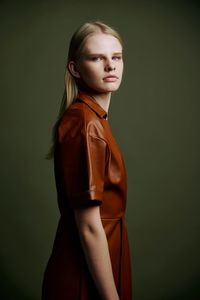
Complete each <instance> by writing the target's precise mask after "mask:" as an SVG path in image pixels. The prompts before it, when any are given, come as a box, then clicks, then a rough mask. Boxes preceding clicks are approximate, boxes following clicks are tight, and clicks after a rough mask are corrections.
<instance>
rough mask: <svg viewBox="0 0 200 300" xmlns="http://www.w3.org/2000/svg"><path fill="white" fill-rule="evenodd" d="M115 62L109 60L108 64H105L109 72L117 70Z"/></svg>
mask: <svg viewBox="0 0 200 300" xmlns="http://www.w3.org/2000/svg"><path fill="white" fill-rule="evenodd" d="M115 69H116V67H115V64H114V62H113V61H112V60H107V61H106V64H105V71H107V72H109V71H113V70H115Z"/></svg>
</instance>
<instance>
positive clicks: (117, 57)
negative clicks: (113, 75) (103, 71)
mask: <svg viewBox="0 0 200 300" xmlns="http://www.w3.org/2000/svg"><path fill="white" fill-rule="evenodd" d="M112 59H113V60H120V59H122V56H120V55H115V56H113V57H112Z"/></svg>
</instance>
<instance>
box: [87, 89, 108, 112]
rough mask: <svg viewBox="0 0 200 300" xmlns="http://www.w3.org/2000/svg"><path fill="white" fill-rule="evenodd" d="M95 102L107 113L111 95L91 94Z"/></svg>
mask: <svg viewBox="0 0 200 300" xmlns="http://www.w3.org/2000/svg"><path fill="white" fill-rule="evenodd" d="M91 96H92V97H93V98H94V99H95V101H96V102H97V103H98V104H99V105H100V106H101V107H102V108H103V109H104V110H105V111H106V112H107V114H108V110H109V106H110V99H111V93H106V94H91Z"/></svg>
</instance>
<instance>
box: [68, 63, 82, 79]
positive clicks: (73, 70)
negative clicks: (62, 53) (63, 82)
mask: <svg viewBox="0 0 200 300" xmlns="http://www.w3.org/2000/svg"><path fill="white" fill-rule="evenodd" d="M68 70H69V72H70V73H71V75H72V76H74V77H76V78H80V74H79V72H78V69H77V66H76V63H75V62H74V61H70V62H69V64H68Z"/></svg>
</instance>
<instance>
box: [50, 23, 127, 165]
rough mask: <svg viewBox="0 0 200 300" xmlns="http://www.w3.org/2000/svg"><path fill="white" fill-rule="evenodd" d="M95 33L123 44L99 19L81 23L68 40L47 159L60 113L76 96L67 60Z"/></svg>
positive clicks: (51, 150) (76, 87) (76, 56)
mask: <svg viewBox="0 0 200 300" xmlns="http://www.w3.org/2000/svg"><path fill="white" fill-rule="evenodd" d="M95 33H104V34H108V35H112V36H114V37H115V38H117V39H118V40H119V42H120V43H121V45H122V44H123V42H122V38H121V36H120V35H119V34H118V32H117V31H116V30H115V29H113V28H112V27H110V26H108V25H106V24H105V23H103V22H101V21H94V22H87V23H85V24H83V25H81V26H80V27H79V28H78V29H77V30H76V32H75V33H74V34H73V36H72V38H71V41H70V45H69V51H68V57H67V66H66V72H65V90H64V94H63V97H62V101H61V106H60V110H59V114H58V118H57V121H56V123H55V125H54V127H53V133H52V138H53V141H52V142H53V143H52V147H51V149H50V151H49V153H48V154H47V156H46V158H47V159H51V158H52V157H53V154H54V149H55V143H56V133H57V127H58V124H59V121H60V119H61V118H62V115H63V113H64V112H65V110H66V109H67V108H68V107H69V106H70V105H71V104H72V103H73V101H74V100H76V98H77V96H78V85H77V82H76V79H75V78H74V77H73V76H72V74H71V73H70V71H69V69H68V65H69V62H70V61H77V60H78V59H79V57H80V55H81V52H82V50H83V48H84V45H85V42H86V40H87V38H88V37H89V36H91V35H94V34H95Z"/></svg>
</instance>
